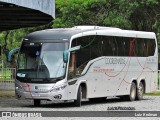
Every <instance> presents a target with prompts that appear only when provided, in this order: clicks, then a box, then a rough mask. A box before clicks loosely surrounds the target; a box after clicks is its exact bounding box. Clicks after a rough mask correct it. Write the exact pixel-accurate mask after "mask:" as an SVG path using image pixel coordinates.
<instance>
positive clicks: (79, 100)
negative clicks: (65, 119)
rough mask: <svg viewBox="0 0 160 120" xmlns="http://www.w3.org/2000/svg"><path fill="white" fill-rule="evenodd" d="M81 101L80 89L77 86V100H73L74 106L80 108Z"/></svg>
mask: <svg viewBox="0 0 160 120" xmlns="http://www.w3.org/2000/svg"><path fill="white" fill-rule="evenodd" d="M81 100H82V87H81V86H79V89H78V93H77V100H74V104H75V106H77V107H80V106H81Z"/></svg>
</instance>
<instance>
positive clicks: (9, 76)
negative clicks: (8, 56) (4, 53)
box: [0, 68, 16, 91]
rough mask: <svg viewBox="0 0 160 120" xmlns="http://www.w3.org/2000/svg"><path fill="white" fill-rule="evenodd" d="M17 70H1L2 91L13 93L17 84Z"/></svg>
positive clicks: (0, 88)
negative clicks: (15, 83)
mask: <svg viewBox="0 0 160 120" xmlns="http://www.w3.org/2000/svg"><path fill="white" fill-rule="evenodd" d="M15 73H16V69H15V68H3V69H0V91H13V90H14V89H15V88H14V82H15Z"/></svg>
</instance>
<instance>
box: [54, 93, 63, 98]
mask: <svg viewBox="0 0 160 120" xmlns="http://www.w3.org/2000/svg"><path fill="white" fill-rule="evenodd" d="M54 98H55V99H61V98H62V95H61V94H59V95H55V96H54Z"/></svg>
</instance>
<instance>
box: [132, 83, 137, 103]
mask: <svg viewBox="0 0 160 120" xmlns="http://www.w3.org/2000/svg"><path fill="white" fill-rule="evenodd" d="M135 95H136V88H135V85H132V86H131V99H132V100H134V99H135Z"/></svg>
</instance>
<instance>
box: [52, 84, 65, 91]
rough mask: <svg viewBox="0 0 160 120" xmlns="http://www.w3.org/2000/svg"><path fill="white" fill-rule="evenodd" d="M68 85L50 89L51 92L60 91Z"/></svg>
mask: <svg viewBox="0 0 160 120" xmlns="http://www.w3.org/2000/svg"><path fill="white" fill-rule="evenodd" d="M66 87H67V85H63V86H60V87H55V88H54V87H53V89H52V90H51V91H50V92H55V91H60V90H63V89H65V88H66Z"/></svg>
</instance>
